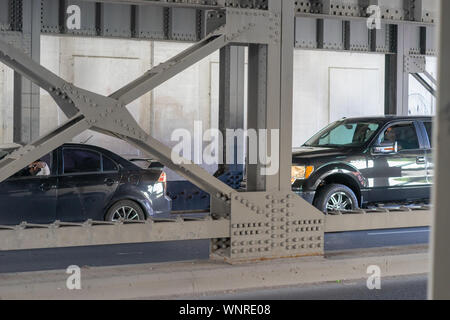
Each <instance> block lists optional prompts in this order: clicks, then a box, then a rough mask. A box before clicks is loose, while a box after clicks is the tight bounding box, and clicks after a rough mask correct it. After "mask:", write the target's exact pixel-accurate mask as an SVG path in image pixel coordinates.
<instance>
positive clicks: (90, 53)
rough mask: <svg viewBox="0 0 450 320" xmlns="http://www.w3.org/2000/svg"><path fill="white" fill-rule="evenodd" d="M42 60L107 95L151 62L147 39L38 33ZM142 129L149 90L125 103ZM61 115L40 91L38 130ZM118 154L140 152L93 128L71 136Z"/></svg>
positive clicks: (67, 77)
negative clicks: (39, 126) (39, 124)
mask: <svg viewBox="0 0 450 320" xmlns="http://www.w3.org/2000/svg"><path fill="white" fill-rule="evenodd" d="M41 39H42V40H41V50H42V52H41V56H42V57H43V58H42V64H43V65H44V66H45V67H47V68H48V69H50V70H51V71H53V72H55V73H56V74H58V75H59V76H61V77H62V78H63V79H65V80H67V81H69V82H72V83H74V84H75V85H77V86H79V87H81V88H84V89H88V90H91V91H94V92H97V93H100V94H105V95H109V94H111V93H112V92H114V91H115V90H117V89H119V88H120V87H121V86H123V85H125V84H127V83H128V82H130V81H132V80H134V79H136V78H137V77H139V76H140V75H142V74H143V73H145V72H146V71H147V70H149V69H150V68H151V66H152V64H151V56H152V50H151V49H152V43H151V42H150V41H136V40H119V39H93V38H70V37H54V36H42V38H41ZM128 108H129V110H130V111H131V113H132V114H133V116H134V117H135V119H136V120H137V121H138V123H139V124H140V125H141V126H142V128H143V129H144V130H146V131H147V132H150V108H151V94H150V93H149V94H147V95H145V96H143V97H142V98H140V99H138V100H136V101H135V102H133V103H131V104H130V105H129V106H128ZM64 120H65V116H64V115H63V114H62V113H61V111H60V110H59V108H58V107H57V105H56V104H55V103H54V101H53V99H52V98H51V97H50V95H48V94H47V93H46V92H45V91H41V133H44V132H46V131H48V130H50V129H52V128H54V127H55V126H56V124H60V123H62V121H64ZM87 140H88V143H90V144H95V145H99V146H101V147H106V148H108V149H110V150H113V151H115V152H117V153H119V154H122V155H125V156H128V155H133V156H136V155H140V151H139V150H137V149H135V148H133V147H131V146H130V145H128V144H127V143H125V142H123V141H121V140H118V139H115V138H111V137H107V136H104V135H101V134H98V133H94V132H86V133H84V134H82V135H80V136H78V137H76V138H75V139H74V141H75V142H84V141H87Z"/></svg>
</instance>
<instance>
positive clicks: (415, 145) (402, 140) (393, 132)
mask: <svg viewBox="0 0 450 320" xmlns="http://www.w3.org/2000/svg"><path fill="white" fill-rule="evenodd" d="M379 142H380V143H394V142H397V144H398V149H399V150H416V149H420V144H419V138H418V136H417V131H416V127H415V126H414V123H400V124H394V125H392V126H390V127H389V128H387V129H386V130H384V131H383V132H382V133H381V135H380V138H379Z"/></svg>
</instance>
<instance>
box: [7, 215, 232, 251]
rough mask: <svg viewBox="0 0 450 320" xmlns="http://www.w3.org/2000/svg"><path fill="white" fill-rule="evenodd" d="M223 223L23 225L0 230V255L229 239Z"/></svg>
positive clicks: (152, 221) (59, 223)
mask: <svg viewBox="0 0 450 320" xmlns="http://www.w3.org/2000/svg"><path fill="white" fill-rule="evenodd" d="M229 237H230V221H229V220H226V219H221V220H212V219H210V218H206V219H181V218H180V219H174V220H170V219H167V220H147V221H145V222H141V223H139V222H138V223H137V222H117V223H108V222H95V221H88V222H86V223H82V224H77V223H62V222H55V223H54V224H51V225H34V224H25V223H24V224H22V225H20V226H17V227H8V226H0V239H1V240H0V251H2V250H3V251H5V250H23V249H37V248H60V247H76V246H93V245H111V244H121V243H144V242H162V241H178V240H201V239H212V238H229Z"/></svg>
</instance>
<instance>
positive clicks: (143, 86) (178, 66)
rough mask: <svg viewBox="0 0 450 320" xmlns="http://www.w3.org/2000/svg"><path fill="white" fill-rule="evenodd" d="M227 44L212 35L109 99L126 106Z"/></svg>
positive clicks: (225, 38) (220, 36)
mask: <svg viewBox="0 0 450 320" xmlns="http://www.w3.org/2000/svg"><path fill="white" fill-rule="evenodd" d="M227 44H228V40H227V37H226V36H225V35H219V36H217V35H212V36H210V37H209V38H206V39H204V40H202V41H201V42H199V43H197V44H195V45H193V46H192V47H190V48H188V49H186V50H185V51H183V52H181V53H180V54H179V55H177V56H175V57H173V58H172V59H170V60H168V61H167V62H164V63H162V64H160V65H158V66H156V67H154V68H153V69H151V70H149V71H148V72H147V73H145V74H144V75H143V76H142V77H140V78H138V79H136V80H135V81H133V82H131V83H130V84H128V85H126V86H124V87H123V88H121V89H119V90H118V91H116V92H114V93H113V94H112V95H110V97H111V98H113V99H116V100H118V101H120V103H122V104H124V105H128V104H130V103H131V102H133V101H134V100H136V99H138V98H140V97H141V96H142V95H144V94H146V93H147V92H149V91H151V90H153V89H154V88H156V87H157V86H159V85H161V84H162V83H164V82H166V81H167V80H169V79H170V78H173V77H174V76H176V75H177V74H179V73H180V72H182V71H184V70H186V69H187V68H189V67H190V66H192V65H194V64H195V63H197V62H199V61H200V60H202V59H204V58H206V57H207V56H209V55H211V54H212V53H214V52H215V51H217V50H219V49H220V48H222V47H224V46H226V45H227Z"/></svg>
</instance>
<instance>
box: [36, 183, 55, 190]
mask: <svg viewBox="0 0 450 320" xmlns="http://www.w3.org/2000/svg"><path fill="white" fill-rule="evenodd" d="M54 188H56V186H52V185H51V184H48V183H43V184H41V185H40V186H39V189H40V190H41V191H49V190H51V189H54Z"/></svg>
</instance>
